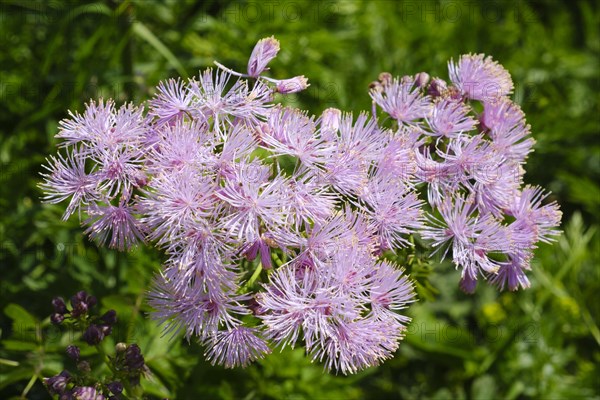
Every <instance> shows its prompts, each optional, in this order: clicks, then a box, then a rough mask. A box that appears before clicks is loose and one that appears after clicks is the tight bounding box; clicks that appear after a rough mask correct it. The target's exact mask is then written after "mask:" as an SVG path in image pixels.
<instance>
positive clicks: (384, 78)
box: [378, 72, 393, 86]
mask: <svg viewBox="0 0 600 400" xmlns="http://www.w3.org/2000/svg"><path fill="white" fill-rule="evenodd" d="M378 79H379V82H381V84H382V85H383V86H387V85H389V84H390V83H392V80H393V77H392V74H390V73H389V72H382V73H380V74H379V77H378Z"/></svg>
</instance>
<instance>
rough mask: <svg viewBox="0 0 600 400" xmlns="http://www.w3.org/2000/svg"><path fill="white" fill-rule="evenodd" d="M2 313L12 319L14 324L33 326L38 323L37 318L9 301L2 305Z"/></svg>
mask: <svg viewBox="0 0 600 400" xmlns="http://www.w3.org/2000/svg"><path fill="white" fill-rule="evenodd" d="M4 314H5V315H6V316H7V317H9V318H11V319H12V320H13V324H14V325H21V326H28V327H33V326H36V325H37V324H38V323H39V321H38V320H37V318H35V317H34V316H33V315H31V314H30V313H29V312H28V311H27V310H26V309H24V308H23V307H21V306H20V305H18V304H15V303H11V304H9V305H7V306H6V307H4Z"/></svg>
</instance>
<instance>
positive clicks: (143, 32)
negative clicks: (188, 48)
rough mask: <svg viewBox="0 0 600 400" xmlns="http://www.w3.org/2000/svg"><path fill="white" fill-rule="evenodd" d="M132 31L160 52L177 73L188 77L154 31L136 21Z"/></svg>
mask: <svg viewBox="0 0 600 400" xmlns="http://www.w3.org/2000/svg"><path fill="white" fill-rule="evenodd" d="M132 29H133V32H134V33H135V34H136V35H138V36H139V37H140V38H142V39H144V40H145V41H146V42H148V43H149V44H150V45H151V46H152V47H154V48H155V49H156V51H158V52H159V53H160V54H161V55H162V56H163V57H164V58H165V59H166V60H167V61H168V62H169V64H171V66H172V67H173V68H175V69H176V70H177V72H179V74H180V75H181V76H182V77H184V78H187V77H188V74H187V71H186V70H185V68H184V67H183V65H182V64H181V62H180V61H179V60H178V59H177V57H175V55H174V54H173V53H171V50H169V48H168V47H167V46H165V44H164V43H163V42H161V41H160V39H159V38H157V37H156V35H154V33H152V31H151V30H150V29H148V28H147V27H146V25H144V24H143V23H141V22H139V21H135V22H133V24H132Z"/></svg>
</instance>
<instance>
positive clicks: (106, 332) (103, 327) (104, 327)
mask: <svg viewBox="0 0 600 400" xmlns="http://www.w3.org/2000/svg"><path fill="white" fill-rule="evenodd" d="M98 328H100V330H101V331H102V334H103V335H104V336H105V337H106V336H108V335H110V334H111V333H112V326H110V325H98Z"/></svg>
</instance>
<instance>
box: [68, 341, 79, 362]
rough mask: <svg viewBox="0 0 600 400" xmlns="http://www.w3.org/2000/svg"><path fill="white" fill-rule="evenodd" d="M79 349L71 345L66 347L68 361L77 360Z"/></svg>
mask: <svg viewBox="0 0 600 400" xmlns="http://www.w3.org/2000/svg"><path fill="white" fill-rule="evenodd" d="M79 354H80V352H79V347H77V346H74V345H72V344H70V345H68V346H67V355H68V356H69V358H70V359H72V360H75V361H77V360H79Z"/></svg>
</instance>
